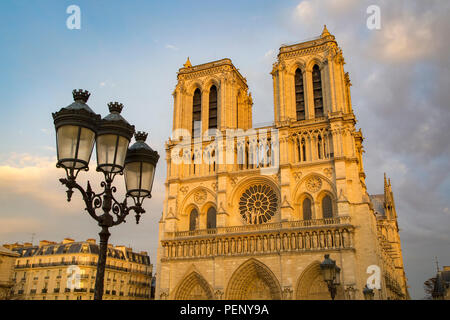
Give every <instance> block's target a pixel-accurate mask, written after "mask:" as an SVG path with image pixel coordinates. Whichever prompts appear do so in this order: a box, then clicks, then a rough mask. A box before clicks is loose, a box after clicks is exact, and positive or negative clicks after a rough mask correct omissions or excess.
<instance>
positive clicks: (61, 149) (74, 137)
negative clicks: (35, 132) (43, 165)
mask: <svg viewBox="0 0 450 320" xmlns="http://www.w3.org/2000/svg"><path fill="white" fill-rule="evenodd" d="M80 129H81V132H80V137H79V138H80V142H79V145H78V153H77V144H78V133H79V130H80ZM56 136H57V147H58V160H59V161H60V160H63V159H67V160H65V161H62V164H63V165H64V166H65V167H67V168H75V169H79V168H82V167H85V166H86V165H87V164H88V163H89V160H90V158H91V153H92V148H93V147H94V138H95V133H94V131H92V130H90V129H87V128H83V127H81V128H80V127H79V126H73V125H66V126H62V127H59V128H58V130H57V132H56ZM69 159H70V160H69ZM74 160H82V161H85V162H86V163H82V162H77V161H74Z"/></svg>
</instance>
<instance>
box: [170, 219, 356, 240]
mask: <svg viewBox="0 0 450 320" xmlns="http://www.w3.org/2000/svg"><path fill="white" fill-rule="evenodd" d="M343 224H350V217H348V216H344V217H335V218H327V219H311V220H298V221H284V222H273V223H264V224H249V225H244V226H232V227H220V228H215V229H202V230H194V231H177V232H166V233H165V236H166V238H167V239H170V238H184V237H195V236H200V237H203V236H208V235H219V234H230V233H249V232H260V231H272V230H286V229H297V228H316V227H322V226H332V225H343Z"/></svg>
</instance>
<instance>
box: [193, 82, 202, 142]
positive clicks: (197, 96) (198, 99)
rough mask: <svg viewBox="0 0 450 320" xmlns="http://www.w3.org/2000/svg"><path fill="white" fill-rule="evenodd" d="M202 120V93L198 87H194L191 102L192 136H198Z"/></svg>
mask: <svg viewBox="0 0 450 320" xmlns="http://www.w3.org/2000/svg"><path fill="white" fill-rule="evenodd" d="M201 121H202V94H201V92H200V89H198V88H197V89H195V92H194V99H193V102H192V137H199V136H200V128H201Z"/></svg>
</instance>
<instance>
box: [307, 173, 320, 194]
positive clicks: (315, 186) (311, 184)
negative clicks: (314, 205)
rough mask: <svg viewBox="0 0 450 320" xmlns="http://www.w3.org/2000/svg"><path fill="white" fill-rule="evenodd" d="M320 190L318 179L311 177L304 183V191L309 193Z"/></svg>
mask: <svg viewBox="0 0 450 320" xmlns="http://www.w3.org/2000/svg"><path fill="white" fill-rule="evenodd" d="M320 188H322V180H321V179H320V178H319V177H316V176H314V177H311V178H309V179H308V180H307V181H306V189H308V191H310V192H317V191H319V190H320Z"/></svg>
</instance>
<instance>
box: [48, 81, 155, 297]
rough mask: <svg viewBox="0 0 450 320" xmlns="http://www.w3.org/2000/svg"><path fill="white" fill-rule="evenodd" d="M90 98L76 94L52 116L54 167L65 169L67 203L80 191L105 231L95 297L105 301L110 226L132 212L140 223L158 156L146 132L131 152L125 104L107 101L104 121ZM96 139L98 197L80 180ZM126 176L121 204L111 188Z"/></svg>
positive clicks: (88, 207)
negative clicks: (100, 176)
mask: <svg viewBox="0 0 450 320" xmlns="http://www.w3.org/2000/svg"><path fill="white" fill-rule="evenodd" d="M89 96H90V93H89V92H88V91H83V90H81V89H80V90H74V91H73V98H74V100H75V102H74V103H72V104H71V105H69V106H68V107H66V108H62V109H61V110H60V111H58V112H55V113H53V119H54V124H55V129H56V146H57V156H58V162H57V164H56V166H57V167H58V168H64V169H65V171H66V176H67V178H66V179H59V181H60V182H61V183H62V184H63V185H65V186H66V187H67V191H66V192H67V201H70V200H71V198H72V194H73V190H72V189H74V188H75V189H78V190H79V191H80V193H81V195H82V197H83V200H84V202H85V205H86V208H85V210H86V211H87V212H88V213H89V215H90V216H91V217H92V218H94V219H95V220H96V221H97V222H98V225H99V226H100V227H101V228H102V229H101V232H100V233H99V235H100V252H99V258H98V264H97V276H96V280H95V293H94V299H95V300H101V299H102V296H103V282H104V276H105V265H106V252H107V247H108V239H109V236H110V235H111V234H110V233H109V228H110V227H113V226H116V225H118V224H121V223H122V222H125V218H126V216H127V215H128V214H129V213H130V211H134V212H135V213H136V223H139V219H140V217H141V214H143V213H145V210H144V209H143V208H142V203H143V201H144V199H145V198H150V197H151V191H152V186H153V179H154V176H155V168H156V164H157V162H158V159H159V155H158V153H157V152H156V151H154V150H152V149H151V148H150V147H149V146H148V145H147V144H146V143H145V139H146V137H147V134H146V133H144V132H138V133H136V143H135V144H134V145H132V146H131V147H130V148H128V145H129V143H130V140H131V138H132V136H133V133H134V126H132V125H130V124H129V123H128V122H127V121H126V120H125V119H124V118H123V117H122V116H121V115H120V112H121V111H122V108H123V105H122V104H120V103H118V102H111V103H109V104H108V107H109V111H110V114H109V115H108V116H106V117H105V118H103V119H100V118H101V117H100V115H98V114H95V113H94V112H93V111H92V110H91V109H90V108H89V106H88V105H87V104H86V102H87V100H88V99H89ZM94 141H95V142H96V149H97V171H99V172H102V173H103V174H104V181H103V182H102V183H101V186H102V187H103V192H101V193H98V194H96V193H94V192H93V191H92V188H91V185H90V183H89V182H88V184H87V187H86V190H84V189H83V187H81V186H80V185H79V184H78V183H77V182H76V178H77V176H78V173H79V172H80V170H85V171H88V170H89V160H90V158H91V154H92V150H93V147H94ZM124 172H125V182H126V189H127V193H126V196H125V199H124V200H123V201H122V202H118V201H117V200H116V199H115V198H114V196H113V193H115V192H116V187H113V186H112V182H113V181H114V178H115V176H116V175H117V174H120V175H122V174H123V173H124ZM128 197H131V198H132V199H133V202H134V204H133V205H132V206H128V205H127V199H128ZM99 208H101V209H102V210H103V214H99V215H97V214H96V210H97V209H99ZM110 211H112V213H113V215H111V214H110Z"/></svg>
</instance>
